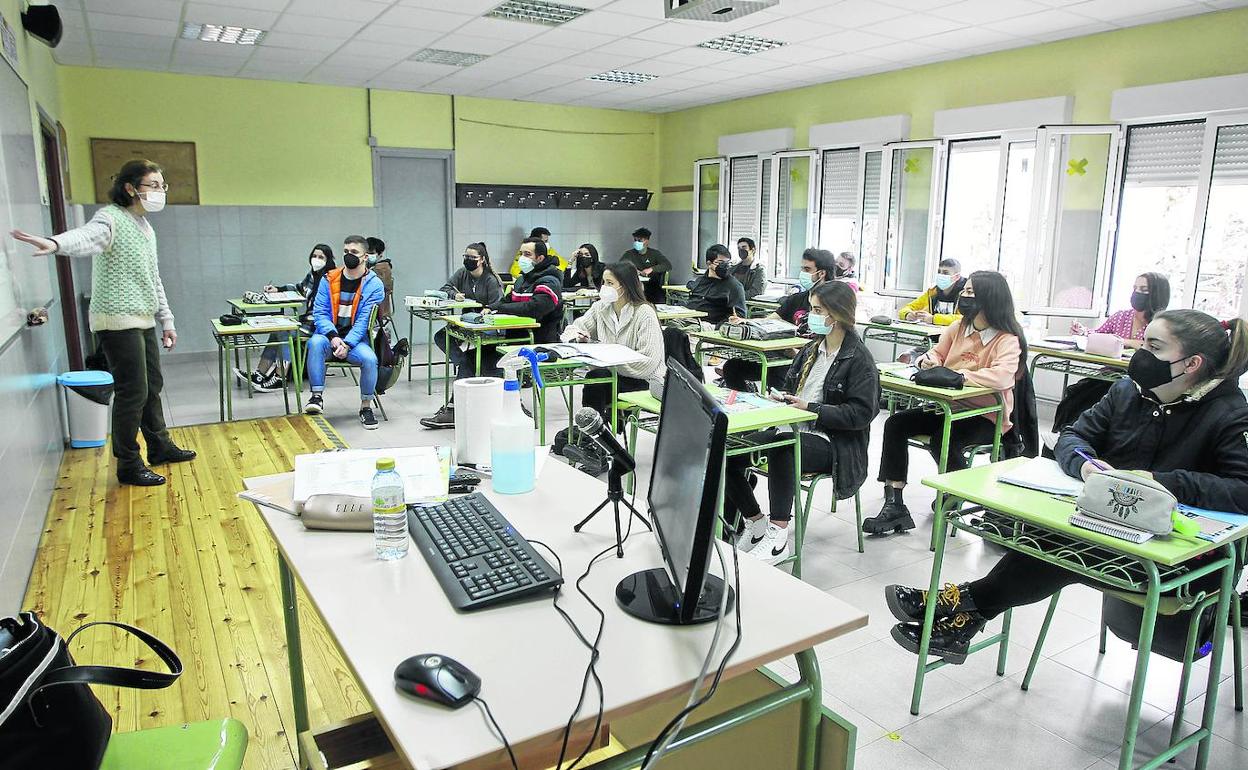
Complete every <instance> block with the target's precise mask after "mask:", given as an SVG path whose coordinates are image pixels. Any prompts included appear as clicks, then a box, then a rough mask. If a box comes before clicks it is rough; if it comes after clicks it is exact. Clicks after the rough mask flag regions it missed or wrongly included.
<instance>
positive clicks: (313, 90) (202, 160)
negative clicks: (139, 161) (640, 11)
mask: <svg viewBox="0 0 1248 770" xmlns="http://www.w3.org/2000/svg"><path fill="white" fill-rule="evenodd" d="M60 81H61V89H62V93H63V99H64V102H65V104H66V115H67V118H66V127H67V130H68V133H69V144H70V167H71V169H72V171H73V176H74V199H75V201H76V202H80V203H82V202H89V201H90V196H91V191H92V189H93V188H92V187H91V156H90V139H91V138H92V137H100V138H125V139H148V140H167V141H193V142H195V144H196V156H197V161H198V169H199V191H200V202H201V203H203V204H208V205H243V206H246V205H291V206H371V205H372V204H373V180H372V161H371V150H370V149H369V146H368V132H369V121H368V116H369V102H370V97H371V105H372V131H373V135H374V136H375V137H376V138H377V143H378V144H379V145H380V146H384V147H406V148H425V149H454V150H455V168H456V178H457V181H461V182H490V183H495V184H549V185H586V186H593V187H644V188H647V189H650V190H655V189H657V176H656V174H657V167H656V165H655V158H656V156H657V148H658V139H657V130H658V117H657V116H655V115H651V114H646V113H631V112H621V111H618V110H601V109H590V108H584V107H567V106H554V105H547V104H533V103H529V102H513V101H503V100H494V99H472V98H463V97H457V98H455V99H454V101H452V98H451V97H449V96H443V95H439V94H417V93H406V92H394V91H373V92H372V93H371V95H370V94H369V93H368V92H366V91H365V90H364V89H362V88H340V87H336V86H320V85H305V84H294V83H278V82H271V81H263V80H244V79H236V78H217V77H199V76H190V75H177V74H169V73H156V72H140V71H132V70H117V69H95V68H83V67H63V68H61V78H60ZM452 114H454V117H455V120H454V121H453V122H452ZM79 180H81V181H79ZM176 183H177V181H176V180H170V184H176Z"/></svg>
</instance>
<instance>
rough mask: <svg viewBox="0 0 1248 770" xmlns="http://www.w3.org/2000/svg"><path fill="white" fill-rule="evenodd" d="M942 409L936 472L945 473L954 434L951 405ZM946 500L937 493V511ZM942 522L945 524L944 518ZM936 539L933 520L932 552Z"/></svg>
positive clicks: (945, 405) (943, 495)
mask: <svg viewBox="0 0 1248 770" xmlns="http://www.w3.org/2000/svg"><path fill="white" fill-rule="evenodd" d="M940 409H941V411H942V412H943V413H944V418H945V419H944V424H943V425H942V426H941V429H940V458H939V459H937V461H936V470H937V472H938V473H944V472H945V471H946V470H948V469H949V434H950V433H952V432H953V412H951V411H950V410H949V405H948V404H946V403H944V402H941V403H940ZM968 419H975V418H973V417H972V418H968ZM945 500H946V498H945V493H944V492H937V493H936V510H941V509H942V508H943V507H944V505H945ZM942 522H943V518H942ZM944 536H945V532H944V524H943V523H942V524H941V533H940V537H941V538H942V539H943V538H944ZM936 537H937V535H936V520H935V519H933V520H932V544H931V546H930V547H929V550H932V551H935V550H936ZM935 595H936V594H934V593H933V594H931V596H935Z"/></svg>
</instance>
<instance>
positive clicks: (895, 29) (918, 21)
mask: <svg viewBox="0 0 1248 770" xmlns="http://www.w3.org/2000/svg"><path fill="white" fill-rule="evenodd" d="M965 26H966V25H965V24H963V23H962V22H960V21H953V20H951V19H942V18H940V17H939V16H932V15H930V14H925V13H914V14H910V15H909V16H899V17H897V18H896V19H889V20H888V21H880V22H876V23H875V24H868V25H867V26H865V27H862V31H864V32H871V33H874V34H876V35H884V36H885V37H895V38H897V39H898V40H913V39H914V38H918V37H924V36H926V35H939V34H940V33H941V32H949V31H951V30H955V29H960V28H962V27H965Z"/></svg>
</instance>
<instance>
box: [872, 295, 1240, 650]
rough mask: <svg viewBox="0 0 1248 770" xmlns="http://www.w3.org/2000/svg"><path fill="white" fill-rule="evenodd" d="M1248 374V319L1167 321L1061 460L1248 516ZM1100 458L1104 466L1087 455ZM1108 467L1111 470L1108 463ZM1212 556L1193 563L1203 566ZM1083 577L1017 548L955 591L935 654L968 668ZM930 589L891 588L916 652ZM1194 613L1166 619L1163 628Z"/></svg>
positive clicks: (1180, 317) (1076, 428)
mask: <svg viewBox="0 0 1248 770" xmlns="http://www.w3.org/2000/svg"><path fill="white" fill-rule="evenodd" d="M1245 370H1248V323H1246V322H1245V321H1244V320H1243V319H1240V318H1235V319H1232V320H1231V321H1218V320H1217V319H1216V318H1214V317H1213V316H1210V315H1208V314H1206V313H1202V312H1200V311H1199V310H1170V311H1166V312H1163V313H1159V314H1158V315H1157V317H1156V318H1155V319H1154V320H1153V322H1152V323H1150V324H1149V325H1148V328H1147V329H1146V330H1145V332H1144V344H1143V346H1142V347H1141V348H1140V349H1139V350H1137V351H1136V353H1135V355H1134V356H1133V357H1132V359H1131V365H1130V367H1129V369H1128V373H1129V375H1130V377H1129V378H1128V379H1121V380H1119V381H1117V382H1116V383H1114V385H1113V387H1111V388H1110V390H1109V393H1108V394H1106V396H1105V397H1104V398H1102V399H1101V400H1100V401H1099V402H1098V403H1097V404H1096V406H1094V407H1092V408H1091V409H1089V410H1088V411H1086V412H1084V413H1083V414H1082V415H1081V416H1080V417H1079V419H1078V420H1076V421H1075V422H1074V424H1072V425H1071V426H1070V427H1068V428H1066V429H1065V430H1064V431H1062V435H1061V438H1059V439H1058V442H1057V447H1056V451H1055V454H1056V455H1057V462H1058V464H1059V465H1061V466H1062V469H1063V470H1064V471H1066V473H1067V475H1069V476H1072V477H1074V478H1080V477H1082V478H1084V479H1087V478H1088V477H1089V476H1091V475H1093V474H1095V473H1100V472H1102V471H1103V470H1108V469H1111V468H1120V469H1123V470H1130V471H1136V472H1143V473H1144V474H1146V475H1148V476H1150V477H1151V478H1152V479H1153V480H1154V481H1156V482H1158V483H1160V484H1161V485H1162V486H1163V487H1165V488H1166V489H1167V490H1169V491H1170V492H1171V493H1172V494H1174V496H1175V497H1177V498H1178V500H1179V502H1180V503H1184V504H1187V505H1193V506H1196V507H1200V508H1209V509H1213V510H1219V511H1227V512H1231V513H1241V514H1248V443H1245V441H1244V437H1245V436H1248V402H1245V400H1244V395H1243V393H1242V392H1240V390H1239V377H1240V376H1241V375H1242V374H1243V373H1244V371H1245ZM1088 457H1091V458H1093V460H1094V461H1095V462H1093V461H1090V460H1088V459H1086V458H1088ZM1098 464H1099V466H1100V467H1097V466H1098ZM1201 561H1202V560H1201V558H1200V557H1198V558H1196V559H1193V560H1191V561H1190V562H1188V563H1187V564H1185V565H1184V566H1185V568H1189V567H1187V565H1190V568H1191V569H1195V568H1199V567H1200V564H1201ZM1083 580H1084V578H1082V577H1080V576H1079V575H1077V574H1075V573H1074V572H1071V571H1069V570H1066V569H1063V568H1061V567H1059V566H1057V565H1054V564H1049V563H1048V562H1044V561H1041V560H1039V559H1035V558H1033V557H1031V556H1027V555H1025V554H1022V553H1018V552H1016V551H1008V552H1007V553H1006V555H1005V556H1003V557H1002V558H1001V560H1000V561H999V562H997V565H996V566H995V567H993V568H992V571H991V572H989V573H988V575H987V576H986V577H984V578H982V579H980V580H976V581H974V582H971V583H964V584H962V585H958V586H947V587H946V589H945V590H944V591H942V592H941V593H940V596H939V598H938V600H937V607H936V621H937V622H936V625H935V626H934V628H933V631H932V641H931V654H932V655H936V656H941V657H944V658H945V659H946V660H948V661H949V662H951V663H961V662H962V661H963V660H965V658H966V654H967V650H968V648H969V646H970V643H971V640H972V639H973V638H974V636H975V635H976V634H977V633H979V631H980V630H982V629H983V627H984V625H985V624H986V623H987V622H988V621H989V620H990V619H992V618H994V617H996V616H997V615H999V614H1001V613H1002V612H1005V610H1007V609H1009V608H1011V607H1019V606H1022V605H1024V604H1031V603H1033V602H1038V601H1041V600H1042V599H1047V598H1049V597H1050V596H1052V595H1053V594H1054V593H1055V592H1057V591H1059V590H1061V589H1062V588H1064V587H1065V586H1068V585H1070V584H1072V583H1077V582H1081V581H1083ZM1220 581H1221V577H1220V575H1218V574H1217V573H1214V574H1211V575H1206V576H1204V577H1202V578H1198V579H1197V580H1196V581H1195V582H1194V583H1193V584H1192V586H1191V589H1190V590H1191V591H1192V593H1193V594H1195V593H1196V592H1198V591H1212V590H1217V589H1218V585H1219V582H1220ZM926 593H927V592H926V591H923V590H920V589H917V588H908V587H906V586H899V585H890V586H888V587H887V588H885V599H886V600H887V602H888V607H889V609H890V610H891V611H892V613H893V615H894V616H896V617H897V619H898V620H900V621H902V622H901V623H898V624H897V625H896V626H895V627H894V629H893V639H894V640H896V641H897V643H898V644H900V645H901V646H902V647H905V648H906V649H908V650H910V651H911V652H915V651H917V650H918V647H919V635H920V633H921V631H922V620H923V614H924V610H925V604H924V601H925V599H924V595H925V594H926ZM1189 619H1190V618H1189V617H1187V616H1185V615H1184V614H1179V615H1175V616H1173V617H1171V618H1166V617H1164V616H1159V617H1158V618H1157V621H1158V623H1159V624H1164V623H1167V622H1177V623H1181V624H1182V627H1183V628H1184V629H1186V627H1187V625H1188V622H1189Z"/></svg>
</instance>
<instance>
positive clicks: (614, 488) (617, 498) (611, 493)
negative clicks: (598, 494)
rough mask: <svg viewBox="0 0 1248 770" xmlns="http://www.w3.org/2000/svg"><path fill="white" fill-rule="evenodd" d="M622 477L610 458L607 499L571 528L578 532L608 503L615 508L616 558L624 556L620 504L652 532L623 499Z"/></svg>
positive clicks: (639, 515)
mask: <svg viewBox="0 0 1248 770" xmlns="http://www.w3.org/2000/svg"><path fill="white" fill-rule="evenodd" d="M595 443H596V442H595ZM608 454H609V453H608ZM623 477H624V474H623V473H622V472H617V469H616V462H615V460H614V459H612V460H611V470H610V471H609V472H608V473H607V499H605V500H603V501H602V502H601V503H599V504H598V507H597V508H595V509H594V510H592V511H590V513H589V515H588V516H586V517H585V518H584V519H581V521H580V523H578V524H577V525H576V526H575V527H573V528H572V531H573V532H580V531H581V527H584V526H585V525H586V524H588V523H589V521H590V519H592V518H594V517H595V516H597V515H598V513H599V511H601V510H602V509H603V508H606V507H607V504H608V503H610V504H611V505H612V507H613V508H614V510H615V557H616V558H617V559H623V558H624V535H623V532H622V531H621V527H620V506H621V505H623V506H624V507H625V508H627V509H628V510H629V511H630V512H631V513H632V515H633V516H636V517H637V519H638V520H639V521H640V522H641V523H642V524H645V525H646V529H648V530H650V531H652V532H653V531H654V530H653V528H652V527H651V526H650V522H649V521H646V517H645V516H642V515H641V512H640V511H638V510H637V509H636V508H634V507H633V504H632V503H630V502H629V501H627V500H625V499H624V484H623V481H622V480H623Z"/></svg>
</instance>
